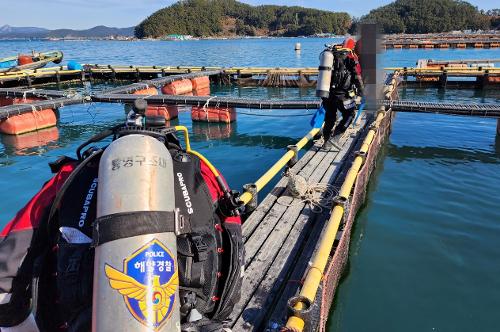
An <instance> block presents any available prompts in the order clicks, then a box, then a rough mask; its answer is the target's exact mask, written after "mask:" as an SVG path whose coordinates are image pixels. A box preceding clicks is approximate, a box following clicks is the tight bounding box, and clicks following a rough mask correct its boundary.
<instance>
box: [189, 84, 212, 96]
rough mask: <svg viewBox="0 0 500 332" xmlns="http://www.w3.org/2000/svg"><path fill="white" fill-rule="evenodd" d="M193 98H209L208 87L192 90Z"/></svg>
mask: <svg viewBox="0 0 500 332" xmlns="http://www.w3.org/2000/svg"><path fill="white" fill-rule="evenodd" d="M193 94H194V95H195V96H210V86H208V87H206V88H203V89H196V90H193Z"/></svg>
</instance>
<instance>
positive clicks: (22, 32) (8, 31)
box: [0, 25, 134, 39]
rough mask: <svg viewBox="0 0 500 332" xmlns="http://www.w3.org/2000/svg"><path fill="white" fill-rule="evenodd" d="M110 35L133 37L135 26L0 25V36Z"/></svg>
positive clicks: (73, 36) (99, 36) (79, 36)
mask: <svg viewBox="0 0 500 332" xmlns="http://www.w3.org/2000/svg"><path fill="white" fill-rule="evenodd" d="M110 36H122V37H132V36H134V27H130V28H110V27H106V26H103V25H100V26H96V27H93V28H91V29H86V30H72V29H57V30H48V29H44V28H34V27H11V26H9V25H4V26H2V27H0V38H2V39H6V38H104V37H110Z"/></svg>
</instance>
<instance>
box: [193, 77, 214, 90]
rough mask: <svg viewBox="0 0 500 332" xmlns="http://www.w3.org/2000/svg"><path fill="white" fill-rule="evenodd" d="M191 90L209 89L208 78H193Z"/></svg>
mask: <svg viewBox="0 0 500 332" xmlns="http://www.w3.org/2000/svg"><path fill="white" fill-rule="evenodd" d="M191 84H192V85H193V90H200V89H206V88H210V78H208V76H201V77H195V78H192V79H191Z"/></svg>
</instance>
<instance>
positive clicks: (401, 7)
mask: <svg viewBox="0 0 500 332" xmlns="http://www.w3.org/2000/svg"><path fill="white" fill-rule="evenodd" d="M365 21H366V22H377V23H379V24H380V25H381V27H382V30H383V32H384V33H431V32H448V31H453V30H480V29H488V28H490V24H491V23H490V22H491V21H492V19H491V17H488V16H486V15H484V14H483V13H481V12H480V11H479V10H478V9H477V8H476V7H474V6H472V5H471V4H469V3H468V2H465V1H458V0H397V1H395V2H393V3H390V4H388V5H386V6H383V7H380V8H377V9H374V10H372V11H370V13H368V15H366V16H364V17H362V18H361V22H365Z"/></svg>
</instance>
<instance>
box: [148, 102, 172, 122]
mask: <svg viewBox="0 0 500 332" xmlns="http://www.w3.org/2000/svg"><path fill="white" fill-rule="evenodd" d="M146 116H163V117H164V118H165V120H172V119H175V118H176V117H178V116H179V107H178V106H175V105H148V108H146Z"/></svg>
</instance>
